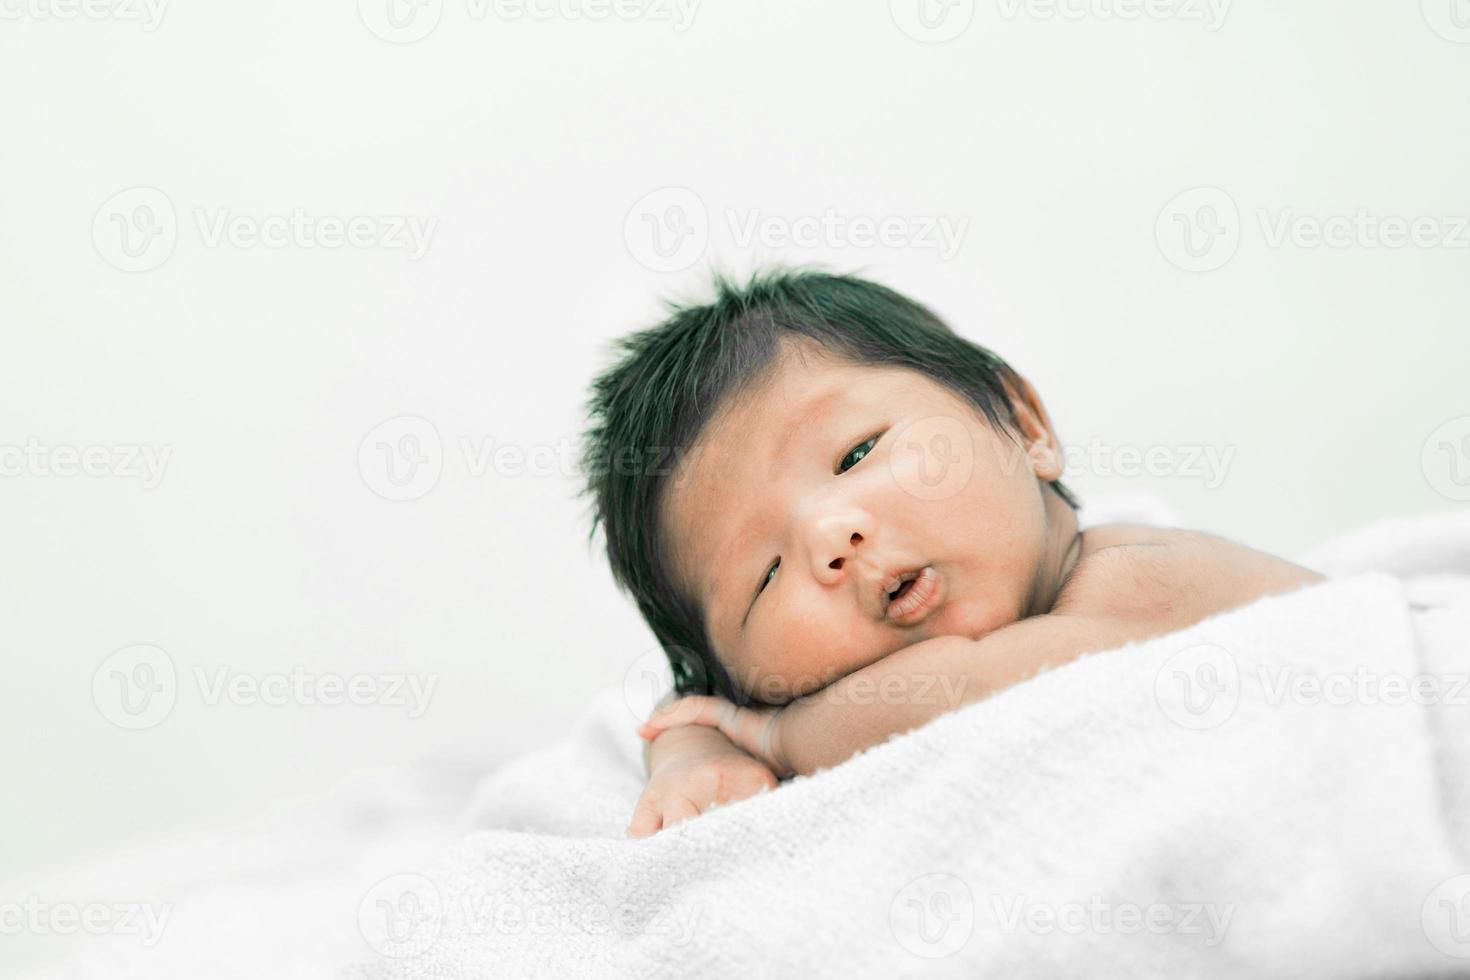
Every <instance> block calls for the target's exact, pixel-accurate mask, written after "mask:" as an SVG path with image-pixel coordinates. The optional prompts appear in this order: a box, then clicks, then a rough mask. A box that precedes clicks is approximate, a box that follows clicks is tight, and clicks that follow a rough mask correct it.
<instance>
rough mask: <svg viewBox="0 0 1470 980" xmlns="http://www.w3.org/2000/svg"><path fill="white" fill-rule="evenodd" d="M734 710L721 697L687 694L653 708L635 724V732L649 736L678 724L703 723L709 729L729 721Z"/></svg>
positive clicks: (648, 737)
mask: <svg viewBox="0 0 1470 980" xmlns="http://www.w3.org/2000/svg"><path fill="white" fill-rule="evenodd" d="M738 710H739V709H737V708H736V707H735V705H733V704H731V703H730V702H729V701H726V700H725V699H724V698H716V697H711V696H709V695H706V694H691V695H689V696H687V697H682V698H680V699H679V700H677V701H675V702H673V703H672V704H666V705H664V706H663V707H662V708H658V709H657V710H655V711H654V712H653V714H651V715H649V716H648V720H647V721H645V722H644V723H643V724H642V725H641V726H640V727H639V729H638V734H639V735H640V736H641V737H642V738H645V739H652V738H656V737H658V735H659V734H660V733H661V732H665V731H668V730H669V729H670V728H677V727H679V726H680V725H706V726H708V727H710V728H723V727H724V726H725V725H728V724H730V723H731V721H733V718H734V715H735V712H736V711H738Z"/></svg>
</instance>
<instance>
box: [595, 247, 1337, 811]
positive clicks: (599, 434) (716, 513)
mask: <svg viewBox="0 0 1470 980" xmlns="http://www.w3.org/2000/svg"><path fill="white" fill-rule="evenodd" d="M715 289H716V296H715V298H714V300H713V302H711V303H708V304H705V305H693V306H675V307H673V308H672V309H671V312H670V316H669V317H668V318H667V319H666V320H665V321H664V322H663V323H661V324H659V325H658V326H655V327H653V328H651V329H648V330H644V331H642V332H638V333H634V334H632V335H630V336H628V337H626V338H623V339H622V341H621V342H620V347H621V351H620V355H621V356H620V358H619V360H618V362H617V363H616V364H615V366H613V367H612V368H610V369H609V370H608V371H607V372H606V373H604V374H603V375H602V376H601V377H599V378H598V379H597V380H596V381H595V383H594V385H593V389H592V397H591V400H590V401H589V404H588V410H589V415H590V417H591V419H592V426H591V427H590V428H589V430H588V432H587V434H586V439H585V441H584V445H583V463H584V469H585V471H586V472H587V473H588V474H589V477H588V486H587V488H586V490H585V491H584V492H585V493H590V494H591V495H592V497H593V498H594V504H595V511H594V514H593V524H592V526H593V533H594V534H595V532H596V528H597V526H598V523H599V522H600V523H601V524H602V526H603V527H604V531H605V535H606V539H607V554H608V560H609V561H610V563H611V565H612V570H613V575H614V578H615V579H616V581H617V582H618V584H619V586H620V587H621V588H622V589H623V590H624V591H626V592H628V593H629V594H631V595H632V597H633V598H634V599H635V601H636V602H637V604H638V608H639V610H640V612H641V613H642V615H643V616H644V618H645V620H646V621H647V623H648V624H649V626H650V628H651V629H652V630H653V633H654V635H655V636H656V638H657V639H658V641H659V643H660V645H661V647H662V648H663V650H664V651H665V653H666V654H667V655H668V657H669V661H670V665H671V666H672V668H673V673H674V680H675V692H676V693H677V694H678V695H682V697H680V698H679V699H678V700H674V701H672V702H670V701H669V700H667V699H666V701H665V703H664V704H663V705H661V706H660V707H659V708H658V709H657V710H655V712H654V713H653V715H652V717H650V718H649V719H648V721H647V722H646V723H645V724H644V725H643V727H642V728H641V729H640V734H641V735H642V736H643V738H645V739H646V740H647V744H646V746H645V761H646V764H647V768H648V773H649V779H648V784H647V786H646V787H645V789H644V791H643V795H642V797H641V798H640V799H639V801H638V804H637V806H636V808H635V811H634V814H633V819H632V823H631V826H630V827H629V833H630V834H631V835H633V836H647V835H649V834H652V833H655V832H656V831H658V830H660V829H662V828H665V827H668V826H671V825H672V824H675V823H677V822H679V821H680V820H683V819H686V818H688V817H692V816H696V815H698V814H699V813H701V812H703V811H704V810H706V809H708V808H709V807H711V806H714V805H716V804H720V803H727V802H731V801H734V800H738V799H741V798H744V797H747V796H750V795H753V794H754V793H757V792H760V791H761V790H762V789H765V788H773V787H775V786H776V785H777V781H778V780H779V779H782V778H786V777H788V776H791V775H794V774H809V773H811V772H813V771H815V770H817V769H819V768H822V767H824V766H834V765H836V764H838V763H840V762H842V761H843V760H845V759H847V758H849V757H850V756H852V755H853V754H854V753H856V752H858V751H860V750H862V749H864V748H866V747H868V746H871V745H874V744H877V743H879V742H882V741H883V740H885V739H886V738H888V737H890V736H892V735H894V734H897V733H901V732H905V731H908V730H910V729H912V728H915V727H917V726H919V725H922V724H924V723H925V722H927V721H929V720H930V719H932V718H934V717H935V716H937V715H939V714H942V713H944V712H947V711H953V710H955V709H956V708H959V707H961V706H963V705H965V704H968V703H970V702H973V701H976V700H979V699H981V698H984V697H986V696H987V695H989V694H992V693H994V692H996V691H999V690H1001V689H1003V688H1005V687H1008V686H1011V685H1013V684H1017V683H1020V682H1022V681H1024V680H1026V679H1028V678H1030V677H1032V676H1034V675H1035V674H1036V673H1037V672H1038V671H1041V670H1043V669H1045V668H1048V667H1054V666H1057V665H1060V664H1063V663H1066V662H1068V661H1070V660H1073V659H1075V658H1076V657H1078V656H1080V655H1082V654H1084V653H1087V652H1091V651H1100V650H1106V649H1111V648H1114V647H1118V646H1120V645H1122V644H1125V643H1128V642H1130V641H1136V640H1142V639H1145V638H1148V637H1151V636H1157V635H1160V634H1163V633H1167V632H1171V631H1174V630H1178V629H1181V628H1183V627H1185V626H1188V625H1190V624H1192V623H1195V622H1198V621H1199V620H1201V619H1203V618H1205V617H1207V616H1210V615H1213V614H1215V613H1219V612H1222V611H1224V610H1227V609H1231V608H1233V607H1236V606H1240V605H1243V604H1245V603H1248V602H1251V601H1252V600H1254V599H1257V598H1259V597H1261V596H1263V595H1267V594H1271V593H1277V592H1283V591H1287V590H1290V589H1294V588H1297V587H1300V586H1302V585H1305V584H1308V583H1310V582H1313V581H1316V580H1318V579H1319V578H1320V576H1318V575H1317V574H1316V573H1314V572H1311V571H1309V570H1307V569H1304V568H1301V567H1299V566H1296V565H1293V564H1291V563H1289V562H1286V561H1283V560H1281V559H1279V558H1274V557H1272V556H1270V555H1266V554H1262V553H1261V552H1258V551H1253V550H1251V549H1250V548H1246V547H1243V546H1241V545H1238V544H1234V543H1232V542H1230V541H1226V540H1223V539H1221V538H1218V537H1213V536H1211V535H1207V534H1203V533H1198V532H1192V531H1184V530H1172V529H1171V530H1165V529H1159V528H1153V527H1143V526H1135V525H1124V524H1114V525H1104V526H1099V527H1091V528H1088V529H1087V530H1086V531H1085V532H1083V531H1082V530H1080V529H1079V527H1078V522H1077V515H1076V507H1077V502H1076V500H1075V498H1074V497H1073V495H1072V494H1071V492H1070V491H1069V490H1068V489H1067V487H1066V486H1064V485H1063V484H1062V483H1061V482H1060V477H1061V474H1062V453H1061V447H1060V444H1059V443H1058V440H1057V436H1056V433H1055V432H1054V431H1053V429H1052V424H1051V420H1050V419H1049V418H1048V416H1047V413H1046V408H1045V407H1044V406H1043V405H1042V402H1041V398H1040V397H1039V396H1038V395H1037V393H1036V391H1035V390H1034V389H1033V388H1032V387H1031V385H1030V384H1028V383H1027V382H1026V380H1025V379H1024V378H1022V377H1021V376H1019V375H1018V374H1017V373H1016V372H1015V371H1013V370H1012V369H1011V368H1010V367H1009V366H1008V365H1007V364H1006V363H1005V362H1004V361H1002V360H1001V359H1000V358H998V357H996V356H995V355H994V354H992V353H991V352H989V351H987V350H985V349H984V348H982V347H980V346H978V345H977V344H975V343H973V342H971V341H968V340H966V339H964V338H962V337H960V336H958V335H957V334H955V333H954V332H953V331H952V330H950V329H949V327H947V326H946V325H945V324H944V323H943V322H942V321H941V320H940V319H939V318H938V317H936V316H935V315H934V314H933V313H931V312H930V311H929V310H928V309H926V308H925V307H923V306H921V305H920V304H918V303H915V302H914V301H912V300H910V299H908V298H906V297H904V296H902V295H900V294H898V293H896V292H894V291H892V290H890V289H887V288H886V287H883V286H880V285H877V284H876V283H872V282H868V281H865V280H862V279H858V278H854V277H850V276H839V275H829V274H825V273H819V272H811V271H789V270H778V271H772V272H767V273H764V274H760V275H757V276H755V277H753V278H752V279H751V280H750V281H749V282H748V283H746V284H743V285H740V284H736V283H733V282H731V281H729V280H727V279H724V278H721V277H717V278H716V281H715ZM670 458H672V459H673V461H674V462H673V465H672V466H650V465H644V463H645V462H646V461H658V462H663V461H665V460H668V459H670Z"/></svg>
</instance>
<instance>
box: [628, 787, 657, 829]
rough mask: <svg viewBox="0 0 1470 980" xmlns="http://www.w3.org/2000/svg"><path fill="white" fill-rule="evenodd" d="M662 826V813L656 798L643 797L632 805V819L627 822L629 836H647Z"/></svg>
mask: <svg viewBox="0 0 1470 980" xmlns="http://www.w3.org/2000/svg"><path fill="white" fill-rule="evenodd" d="M662 827H663V814H662V810H661V808H660V806H659V802H658V800H655V799H652V798H650V797H647V796H645V797H643V798H642V799H640V800H639V801H638V805H637V806H635V807H633V821H632V823H630V824H628V836H629V837H648V836H650V835H652V834H656V833H658V832H659V830H660V829H661V828H662Z"/></svg>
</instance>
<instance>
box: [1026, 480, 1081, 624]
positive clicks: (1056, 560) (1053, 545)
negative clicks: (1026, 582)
mask: <svg viewBox="0 0 1470 980" xmlns="http://www.w3.org/2000/svg"><path fill="white" fill-rule="evenodd" d="M1042 492H1043V493H1045V494H1046V531H1047V534H1046V539H1047V544H1046V553H1045V554H1044V555H1043V556H1042V559H1041V565H1040V566H1039V567H1038V568H1037V569H1036V582H1035V583H1034V584H1033V586H1032V590H1031V602H1030V604H1029V607H1028V608H1027V610H1026V615H1027V616H1028V617H1030V616H1040V615H1042V614H1044V613H1049V612H1051V611H1052V607H1053V606H1055V605H1056V602H1057V597H1058V596H1059V595H1061V594H1062V588H1063V587H1064V586H1066V584H1067V578H1068V577H1069V576H1070V575H1071V574H1072V570H1073V569H1075V568H1076V567H1077V563H1078V561H1080V560H1081V558H1082V546H1083V540H1082V531H1081V530H1080V529H1079V528H1078V525H1077V512H1076V511H1075V510H1073V509H1072V507H1071V505H1069V504H1068V503H1067V502H1066V501H1065V500H1063V499H1062V497H1061V495H1060V494H1058V493H1057V492H1056V491H1055V490H1053V489H1052V488H1051V487H1047V488H1046V489H1045V490H1044V491H1042Z"/></svg>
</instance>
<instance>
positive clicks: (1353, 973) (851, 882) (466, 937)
mask: <svg viewBox="0 0 1470 980" xmlns="http://www.w3.org/2000/svg"><path fill="white" fill-rule="evenodd" d="M1436 520H1437V522H1438V523H1437V527H1438V528H1439V533H1437V534H1435V535H1433V536H1431V538H1430V539H1425V540H1419V539H1415V540H1416V542H1417V543H1416V545H1415V547H1416V549H1418V550H1419V551H1420V557H1421V558H1426V560H1427V563H1428V567H1429V568H1431V569H1433V570H1434V571H1437V572H1438V571H1442V569H1441V564H1442V563H1441V562H1440V560H1439V558H1440V557H1441V556H1440V555H1439V552H1440V551H1442V550H1443V549H1444V548H1449V549H1450V550H1451V551H1453V550H1454V548H1456V547H1459V546H1461V545H1463V543H1464V542H1465V541H1470V534H1467V533H1466V531H1467V528H1466V522H1465V521H1464V520H1463V519H1461V518H1459V517H1456V518H1438V519H1436ZM1394 540H1395V539H1394V538H1393V536H1392V535H1389V536H1375V535H1373V534H1368V535H1366V536H1360V537H1359V540H1358V541H1357V542H1356V543H1352V544H1350V545H1348V546H1340V547H1338V551H1337V555H1338V559H1339V560H1342V561H1344V562H1350V563H1355V564H1356V565H1357V566H1358V567H1372V566H1373V564H1374V555H1375V553H1381V554H1379V557H1380V558H1382V557H1384V556H1387V555H1393V554H1395V549H1394V545H1393V541H1394ZM1457 542H1458V543H1457ZM1431 553H1432V554H1431ZM1399 557H1402V556H1399ZM1327 564H1328V565H1329V566H1330V564H1331V563H1330V562H1328V563H1327ZM1329 570H1330V568H1329ZM1395 570H1396V571H1399V572H1401V573H1404V574H1406V575H1409V576H1410V577H1392V576H1389V575H1386V574H1383V573H1381V572H1366V573H1361V574H1356V575H1351V576H1350V577H1348V578H1344V579H1337V580H1334V581H1330V582H1327V583H1324V584H1321V585H1318V586H1314V587H1311V588H1308V589H1304V590H1301V591H1298V592H1296V593H1292V594H1289V595H1285V596H1279V597H1273V598H1268V599H1264V600H1261V601H1259V602H1256V603H1254V604H1252V605H1250V606H1247V607H1245V608H1242V609H1239V610H1234V611H1232V612H1229V613H1226V614H1223V615H1220V616H1216V617H1213V618H1211V619H1209V620H1206V621H1204V622H1202V623H1199V624H1197V625H1195V626H1193V627H1191V628H1189V629H1186V630H1183V631H1180V632H1178V633H1174V634H1170V635H1168V636H1165V637H1160V638H1157V639H1154V640H1151V641H1148V642H1145V643H1140V644H1134V645H1130V646H1128V647H1124V648H1122V649H1118V650H1113V651H1109V652H1106V653H1099V654H1093V655H1090V656H1087V657H1083V658H1081V659H1079V660H1077V661H1075V662H1073V663H1071V664H1069V665H1067V666H1065V667H1062V668H1059V669H1057V670H1054V671H1051V672H1048V673H1046V674H1043V675H1042V676H1040V677H1038V678H1035V679H1034V680H1031V681H1029V682H1027V683H1024V684H1021V685H1018V686H1016V687H1014V688H1012V689H1010V690H1007V691H1004V692H1002V693H1000V694H998V695H996V696H994V697H992V698H989V699H987V700H985V701H982V702H979V703H976V704H972V705H969V706H966V707H964V708H962V709H960V710H958V711H955V712H952V713H950V714H947V715H944V716H942V717H940V718H938V719H936V720H935V721H933V722H932V723H930V724H928V725H926V726H924V727H923V728H921V729H918V730H916V731H914V732H910V733H908V734H905V735H902V736H899V737H896V738H893V739H891V740H889V741H888V742H885V743H884V744H882V745H879V746H875V747H873V748H871V749H869V750H868V751H866V752H864V753H862V754H860V755H859V756H857V757H855V758H853V759H851V760H849V761H848V762H846V763H844V764H843V765H840V766H837V767H835V768H833V769H829V770H825V771H823V772H820V773H817V774H816V775H814V776H812V777H806V778H799V779H796V780H794V781H792V782H790V783H788V784H786V785H784V786H782V787H781V788H780V789H778V790H776V791H774V792H767V793H762V794H760V795H759V796H757V797H754V798H752V799H749V800H745V801H741V802H739V803H736V804H732V805H730V806H726V807H721V808H717V809H715V810H713V811H711V812H710V813H708V814H706V815H704V816H701V817H699V818H697V819H694V820H691V821H687V822H685V823H684V824H681V825H679V826H677V827H675V828H672V829H671V830H668V831H665V832H662V833H660V834H657V835H655V836H654V837H652V838H649V839H646V840H639V841H633V840H628V839H625V838H624V837H623V832H624V827H625V825H626V822H627V818H628V814H629V812H630V811H631V808H632V805H633V802H634V800H635V799H636V797H637V795H638V792H639V789H640V787H641V783H642V779H641V773H640V771H639V763H638V747H639V746H638V742H637V740H636V738H635V737H634V735H633V733H632V727H633V724H634V720H635V719H634V716H633V713H632V712H631V711H630V709H629V706H628V705H627V703H626V699H625V698H624V697H623V696H622V694H621V692H609V693H608V695H607V696H605V697H604V698H603V699H602V700H601V701H599V703H598V704H597V705H596V706H595V707H594V710H592V711H591V712H590V713H589V715H588V716H587V718H586V719H585V720H584V722H583V724H582V725H581V726H580V727H579V728H578V729H577V730H576V731H575V732H574V733H572V734H571V735H570V736H569V738H568V739H567V740H566V741H565V742H563V743H562V744H559V745H557V746H555V747H552V748H550V749H548V750H547V751H545V752H542V753H539V754H537V755H534V756H530V757H527V758H524V759H522V760H519V761H517V762H515V763H512V764H511V765H509V766H506V767H504V768H503V769H502V770H501V771H500V772H499V773H497V774H496V775H495V776H494V777H493V778H491V779H489V780H487V781H486V782H485V783H484V784H483V785H482V787H481V790H480V796H479V800H478V803H477V807H478V812H477V815H476V819H477V821H478V824H479V826H481V827H482V828H484V829H482V830H480V831H478V832H476V833H473V834H471V835H470V836H468V837H467V838H466V839H465V840H464V841H463V842H462V843H461V844H460V845H459V846H458V847H457V848H456V849H455V850H454V851H453V852H452V854H451V855H450V856H449V858H448V859H447V860H445V861H442V862H440V863H437V864H435V865H433V866H431V867H426V868H417V869H406V873H405V874H404V875H403V876H401V878H399V879H398V880H396V881H394V882H393V883H391V886H390V887H389V888H388V891H389V892H391V893H392V894H389V895H387V898H388V899H389V900H387V901H385V902H384V903H383V904H382V905H381V906H379V907H380V909H381V911H382V913H383V914H382V916H381V921H380V922H379V923H378V924H377V925H376V926H375V925H373V924H371V923H369V925H368V932H367V933H365V935H367V938H368V941H369V943H370V944H371V945H372V946H373V947H374V949H375V950H376V955H375V956H374V957H373V958H372V959H371V960H368V961H365V962H364V963H362V964H360V965H359V966H358V967H356V968H354V970H353V972H354V974H356V975H363V976H368V977H372V978H376V980H388V978H410V977H411V978H447V977H485V978H490V977H494V978H516V977H541V976H558V977H688V976H701V977H706V976H707V977H742V976H743V977H749V976H756V977H763V976H771V977H776V976H782V977H784V976H799V975H814V976H842V977H850V976H874V977H894V976H915V975H924V976H955V977H973V976H1009V977H1030V976H1036V977H1061V976H1109V977H1111V976H1117V977H1169V978H1176V977H1232V978H1235V977H1331V978H1345V977H1432V976H1467V975H1470V788H1467V786H1470V685H1467V684H1465V683H1464V681H1465V679H1466V677H1467V676H1470V578H1466V577H1462V576H1457V575H1452V574H1437V575H1430V576H1414V575H1413V574H1412V573H1413V572H1415V571H1416V570H1417V568H1416V565H1415V563H1414V562H1412V561H1408V560H1403V561H1399V562H1398V564H1397V565H1396V566H1395ZM1462 876H1464V877H1462ZM374 930H376V931H374ZM1462 957H1464V958H1462Z"/></svg>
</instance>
